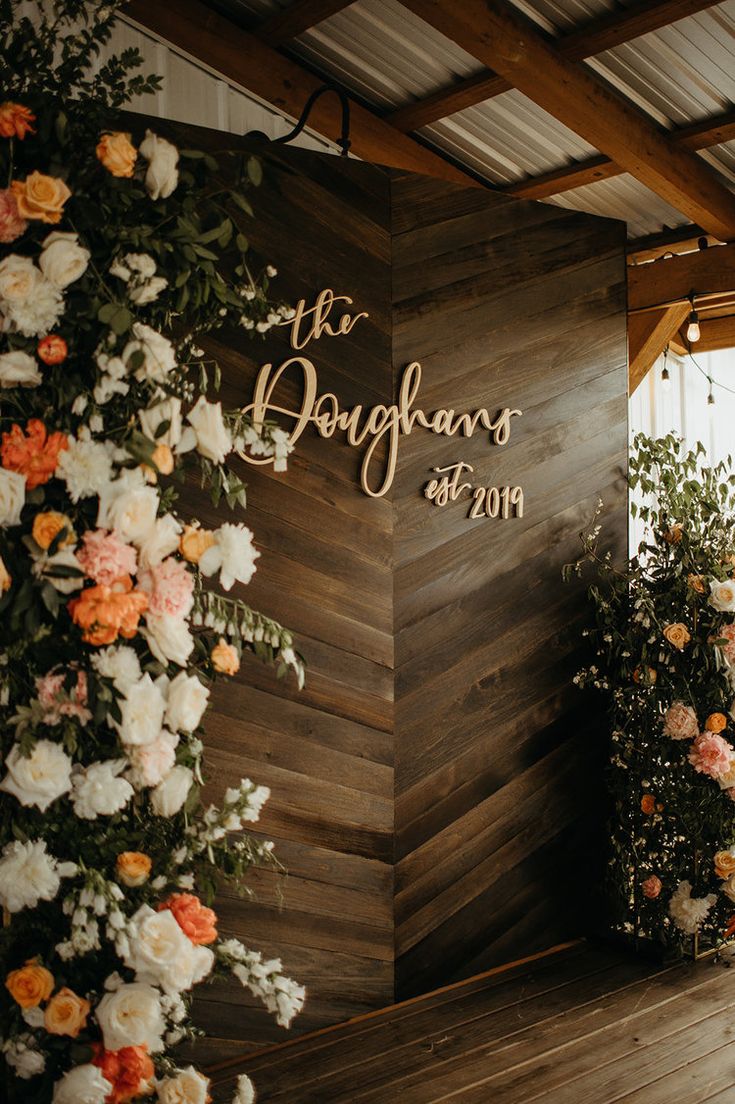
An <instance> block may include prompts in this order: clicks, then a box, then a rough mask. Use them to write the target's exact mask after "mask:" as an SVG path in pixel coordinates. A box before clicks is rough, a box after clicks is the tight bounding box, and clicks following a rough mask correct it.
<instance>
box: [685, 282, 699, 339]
mask: <svg viewBox="0 0 735 1104" xmlns="http://www.w3.org/2000/svg"><path fill="white" fill-rule="evenodd" d="M689 302H690V303H691V305H692V309H691V311H690V312H689V325H688V326H687V341H688V342H689V344H690V345H694V344H695V342H697V341H699V339H700V337H701V336H702V332H701V330H700V328H699V315H698V314H697V312H696V310H695V308H694V292H692V294H691V295H690V296H689Z"/></svg>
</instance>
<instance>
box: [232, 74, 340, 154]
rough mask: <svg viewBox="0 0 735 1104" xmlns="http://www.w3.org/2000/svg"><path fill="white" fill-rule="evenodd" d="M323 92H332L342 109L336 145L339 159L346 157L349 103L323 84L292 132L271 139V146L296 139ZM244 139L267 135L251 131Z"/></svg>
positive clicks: (330, 87)
mask: <svg viewBox="0 0 735 1104" xmlns="http://www.w3.org/2000/svg"><path fill="white" fill-rule="evenodd" d="M325 92H333V93H334V95H335V96H337V97H338V98H339V102H340V105H341V107H342V131H341V134H340V136H339V138H337V139H336V145H338V146H339V147H340V151H341V152H340V157H346V156H347V154H348V153H349V150H350V145H351V142H350V101H349V99H348V98H347V96H346V95H345V93H344V92H343V91H342V89H341V88H338V87H337V86H336V85H335V84H329V83H327V84H323V85H321V87H320V88H315V89H314V91H313V92H312V94H311V95H310V96H309V98H308V100H307V101H306V103H305V104H304V110H303V111H302V112H301V115H300V116H299V121H298V122H297V123H296V126H295V127H294V128H293V130H290V131H289V132H288V134H284V135H283V136H282V137H281V138H273V139H272V141H273V144H274V145H277V146H283V145H286V143H287V142H292V141H293V139H294V138H298V136H299V134H301V132H302V130H303V129H304V127H305V126H306V124H307V122H308V119H309V115H310V114H311V110H312V108H313V106H314V104H315V103H316V101H317V100H318V99H319V97H320V96H322V95H324V93H325ZM245 137H246V138H266V139H267V138H268V135H267V134H264V133H263V132H262V131H261V130H251V131H248V133H247V134H246V136H245Z"/></svg>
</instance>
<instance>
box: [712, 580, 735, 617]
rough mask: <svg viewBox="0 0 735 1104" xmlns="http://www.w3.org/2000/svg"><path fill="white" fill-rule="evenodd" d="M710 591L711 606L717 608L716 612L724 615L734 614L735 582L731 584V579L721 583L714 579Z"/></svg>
mask: <svg viewBox="0 0 735 1104" xmlns="http://www.w3.org/2000/svg"><path fill="white" fill-rule="evenodd" d="M709 589H710V596H709V600H710V604H711V605H713V606H714V607H715V609H716V610H720V611H721V612H722V613H732V612H733V611H735V582H731V581H730V580H729V579H728V580H726V581H725V582H724V583H720V582H718V581H717V579H713V580H712V581H711V583H710V585H709Z"/></svg>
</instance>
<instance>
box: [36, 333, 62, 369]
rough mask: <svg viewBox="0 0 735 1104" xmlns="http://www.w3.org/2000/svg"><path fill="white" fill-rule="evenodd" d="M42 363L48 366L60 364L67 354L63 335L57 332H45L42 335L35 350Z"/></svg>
mask: <svg viewBox="0 0 735 1104" xmlns="http://www.w3.org/2000/svg"><path fill="white" fill-rule="evenodd" d="M36 352H37V353H38V355H39V357H40V359H41V360H42V361H43V363H44V364H48V365H49V366H51V365H53V364H61V363H62V362H63V361H65V360H66V358H67V356H68V355H69V347H68V345H67V344H66V342H65V341H64V339H63V337H59V335H58V334H47V335H46V337H42V338H41V340H40V341H39V343H38V349H37V350H36Z"/></svg>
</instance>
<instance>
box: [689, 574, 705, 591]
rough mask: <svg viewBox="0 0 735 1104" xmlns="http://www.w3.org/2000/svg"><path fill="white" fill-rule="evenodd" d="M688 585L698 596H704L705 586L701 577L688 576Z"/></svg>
mask: <svg viewBox="0 0 735 1104" xmlns="http://www.w3.org/2000/svg"><path fill="white" fill-rule="evenodd" d="M687 583H688V585H689V586H690V587H691V589H692V590H694V591H696V593H697V594H704V592H705V585H704V579H703V578H702V576H701V575H687Z"/></svg>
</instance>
